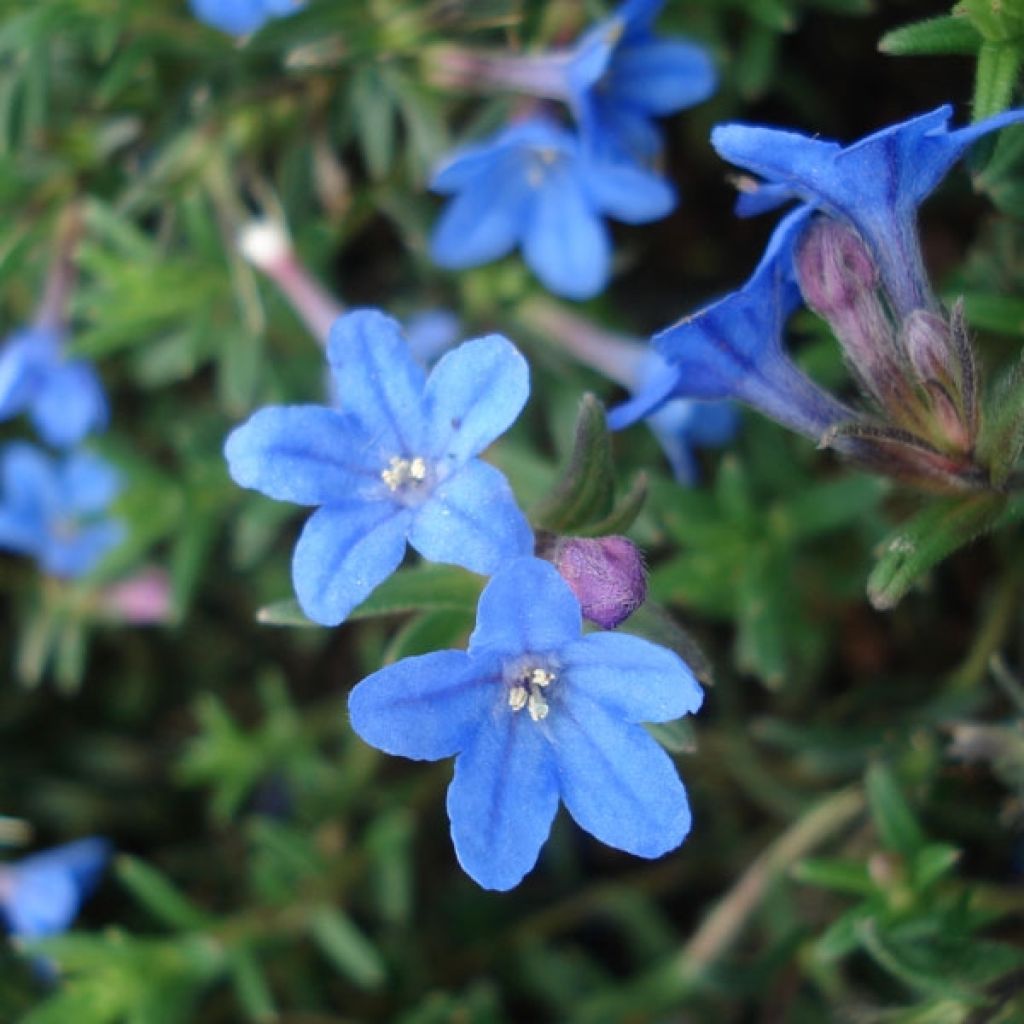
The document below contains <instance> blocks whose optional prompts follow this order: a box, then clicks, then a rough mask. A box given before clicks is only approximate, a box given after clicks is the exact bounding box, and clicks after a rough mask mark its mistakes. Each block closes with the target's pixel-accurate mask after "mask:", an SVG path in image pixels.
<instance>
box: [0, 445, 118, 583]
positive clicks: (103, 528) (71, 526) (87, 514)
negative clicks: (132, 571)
mask: <svg viewBox="0 0 1024 1024" xmlns="http://www.w3.org/2000/svg"><path fill="white" fill-rule="evenodd" d="M0 487H2V491H0V549H4V550H7V551H16V552H18V553H19V554H23V555H29V556H30V557H32V558H34V559H35V560H36V561H37V562H38V563H39V566H40V568H42V569H43V571H44V572H47V573H49V574H51V575H53V576H62V577H76V576H83V575H85V574H86V573H87V572H89V571H90V570H91V569H92V568H93V567H94V566H95V565H96V564H97V563H98V562H99V561H100V559H101V558H102V557H103V556H104V555H105V554H106V553H107V552H108V551H110V549H111V548H113V547H115V546H116V545H117V544H118V543H119V542H120V540H121V538H122V536H123V532H124V531H123V528H122V526H121V523H120V522H118V521H117V520H114V519H110V518H108V517H107V516H106V514H105V513H106V511H107V508H108V506H109V505H110V502H111V501H113V499H114V497H115V495H116V494H117V492H118V490H119V489H120V480H119V478H118V475H117V473H116V472H115V471H114V469H113V468H112V467H111V466H110V465H109V463H107V462H104V461H103V459H101V458H99V457H98V456H96V455H91V454H89V453H88V452H75V453H74V454H72V455H69V456H67V457H66V458H65V459H64V460H63V461H55V460H53V459H51V458H50V457H49V456H48V455H45V454H44V453H43V452H41V451H40V450H39V449H38V448H35V447H33V446H32V445H30V444H25V443H23V442H15V443H13V444H9V445H8V446H7V447H6V448H5V449H4V450H3V452H2V453H0Z"/></svg>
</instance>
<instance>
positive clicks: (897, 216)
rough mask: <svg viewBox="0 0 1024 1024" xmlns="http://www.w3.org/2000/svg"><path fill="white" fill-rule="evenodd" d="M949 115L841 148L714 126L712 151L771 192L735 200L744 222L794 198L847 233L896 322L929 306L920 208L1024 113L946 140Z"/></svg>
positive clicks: (914, 121)
mask: <svg viewBox="0 0 1024 1024" xmlns="http://www.w3.org/2000/svg"><path fill="white" fill-rule="evenodd" d="M952 114H953V111H952V108H951V107H949V106H942V107H939V108H938V109H937V110H933V111H931V112H930V113H928V114H922V115H920V116H919V117H914V118H911V119H910V120H909V121H903V122H901V123H900V124H896V125H892V126H891V127H889V128H885V129H883V130H882V131H879V132H875V133H874V134H872V135H868V136H867V137H866V138H863V139H861V140H860V141H859V142H856V143H854V144H853V145H850V146H845V147H844V146H840V145H839V144H838V143H835V142H826V141H824V140H822V139H817V138H811V137H808V136H806V135H799V134H797V133H795V132H787V131H780V130H779V129H776V128H764V127H759V126H756V125H748V124H725V125H719V126H718V127H717V128H715V130H714V131H713V132H712V134H711V143H712V145H713V146H714V147H715V149H716V150H717V151H718V152H719V154H721V156H723V157H724V158H725V159H726V160H729V161H730V162H731V163H734V164H738V165H739V166H740V167H744V168H746V169H747V170H749V171H751V172H753V173H754V174H756V175H758V176H759V177H760V178H762V179H764V181H765V182H766V183H767V184H766V185H764V186H762V187H761V188H760V189H756V188H755V190H754V191H753V192H752V193H749V194H748V195H746V196H742V197H741V200H740V203H739V207H738V209H739V211H740V212H741V213H757V212H760V211H761V210H765V209H769V208H771V207H772V206H775V205H777V204H778V203H780V202H784V201H785V200H786V199H792V198H798V199H800V200H802V201H803V202H804V203H807V204H809V205H811V206H812V207H814V208H816V209H820V210H821V211H823V212H825V213H827V214H829V215H831V216H833V217H837V218H839V219H841V220H843V221H845V222H846V223H847V224H849V225H851V226H852V227H853V228H854V229H855V230H856V231H857V232H858V233H859V234H860V235H861V237H862V238H863V239H864V241H865V243H866V244H867V245H868V247H869V249H870V250H871V253H872V255H873V256H874V259H875V261H876V263H877V265H878V268H879V272H880V274H881V277H882V281H883V283H884V284H885V287H886V290H887V292H888V294H889V298H890V300H891V301H892V303H893V308H894V312H895V313H896V314H897V316H898V317H900V318H902V317H904V316H907V315H909V313H911V312H912V311H913V310H915V309H920V308H927V307H928V306H930V305H932V304H933V303H932V300H931V298H930V290H929V286H928V279H927V277H926V275H925V272H924V267H923V265H922V261H921V253H920V247H919V245H918V241H917V229H916V218H917V207H918V206H919V205H920V204H921V203H922V202H923V201H924V200H925V198H927V196H928V195H929V194H930V193H931V192H932V190H933V189H934V188H935V187H936V186H937V185H938V184H939V182H940V181H942V179H943V178H944V177H945V175H946V173H947V171H948V170H949V169H950V167H952V166H953V164H954V163H955V162H956V161H957V160H959V159H960V157H961V156H962V155H963V153H964V151H965V150H966V149H967V148H968V146H970V145H971V144H972V143H973V142H974V141H975V140H977V139H979V138H980V137H981V136H983V135H986V134H988V133H989V132H993V131H996V130H997V129H999V128H1002V127H1003V126H1004V125H1007V124H1010V123H1012V122H1014V121H1019V120H1021V119H1022V118H1024V110H1012V111H1007V112H1005V113H1002V114H998V115H996V116H995V117H990V118H988V119H987V120H984V121H981V122H979V123H978V124H972V125H970V126H968V127H966V128H959V129H956V130H953V131H950V130H949V127H948V125H949V120H950V118H951V117H952Z"/></svg>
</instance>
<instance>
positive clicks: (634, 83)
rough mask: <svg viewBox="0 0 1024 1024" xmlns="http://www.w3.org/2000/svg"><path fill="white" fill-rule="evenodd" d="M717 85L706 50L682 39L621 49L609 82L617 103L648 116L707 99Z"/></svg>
mask: <svg viewBox="0 0 1024 1024" xmlns="http://www.w3.org/2000/svg"><path fill="white" fill-rule="evenodd" d="M716 85H717V81H716V76H715V65H714V63H713V61H712V60H711V57H710V56H709V55H708V52H707V50H705V49H704V47H702V46H698V45H697V44H696V43H687V42H684V41H683V40H681V39H650V40H644V41H641V42H637V43H634V44H633V45H630V46H620V47H619V49H618V51H617V52H616V54H615V61H614V64H613V68H612V73H611V76H610V81H609V83H608V88H609V90H610V91H613V92H614V94H615V97H616V99H617V100H619V101H620V102H623V103H628V104H632V105H634V106H636V107H638V108H640V109H642V110H646V111H649V112H650V113H651V114H656V115H663V114H671V113H674V112H675V111H677V110H682V109H683V108H684V107H692V106H693V105H694V104H696V103H700V102H702V101H703V100H706V99H707V98H708V97H709V96H710V95H711V94H712V93H713V92H714V91H715V86H716Z"/></svg>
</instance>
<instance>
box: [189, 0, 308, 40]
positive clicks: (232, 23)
mask: <svg viewBox="0 0 1024 1024" xmlns="http://www.w3.org/2000/svg"><path fill="white" fill-rule="evenodd" d="M303 2H304V0H189V5H190V6H191V8H192V12H193V14H195V16H196V17H197V18H198V19H199V20H200V21H205V22H206V24H207V25H212V26H213V27H214V28H219V29H220V30H221V31H222V32H228V33H230V34H231V35H235V36H242V35H246V34H248V33H249V32H255V31H256V30H257V29H258V28H262V26H263V24H264V23H265V22H267V21H269V20H270V19H271V18H281V17H284V16H285V15H288V14H294V13H295V12H296V11H297V10H298V9H299V8H300V7H302V6H303Z"/></svg>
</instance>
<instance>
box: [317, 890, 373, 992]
mask: <svg viewBox="0 0 1024 1024" xmlns="http://www.w3.org/2000/svg"><path fill="white" fill-rule="evenodd" d="M310 930H311V932H312V934H313V938H314V939H315V940H316V943H317V945H318V946H319V947H320V949H321V951H322V952H323V953H324V955H325V956H326V957H327V959H328V960H330V961H331V963H332V964H334V966H335V967H336V968H337V969H338V971H339V973H341V974H343V975H344V976H345V977H346V978H348V979H349V980H350V981H351V982H353V983H354V984H356V985H358V986H359V987H360V988H368V989H373V988H379V987H380V986H381V985H382V984H383V983H384V981H385V979H386V977H387V975H386V972H385V968H384V961H383V960H382V959H381V956H380V953H378V952H377V950H376V948H375V947H374V946H373V945H372V943H371V942H370V940H369V939H367V938H366V936H365V935H363V933H362V932H361V931H360V930H359V929H358V928H357V927H356V926H355V925H354V924H353V923H352V921H351V920H350V919H349V918H348V917H346V916H345V915H344V914H342V913H341V912H340V911H338V910H335V909H334V908H333V907H321V908H320V909H319V910H318V911H316V913H315V914H314V915H313V918H312V920H311V922H310Z"/></svg>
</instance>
